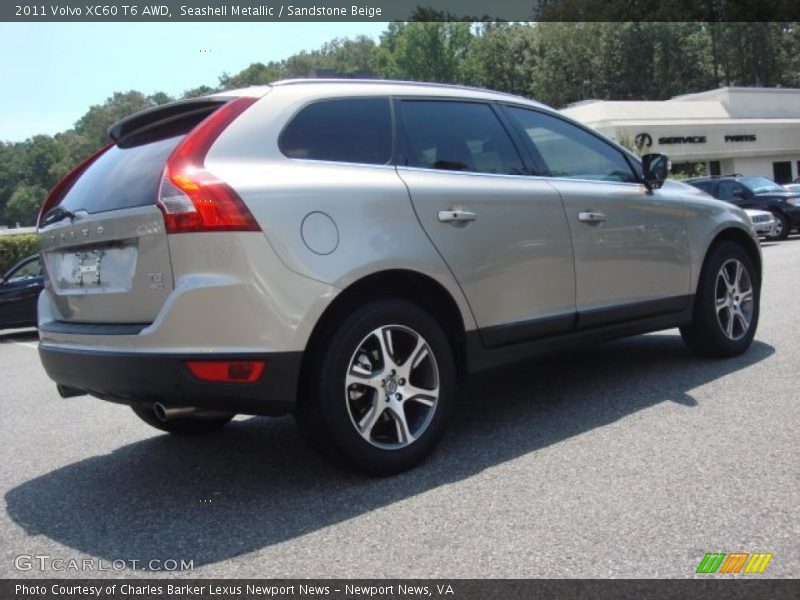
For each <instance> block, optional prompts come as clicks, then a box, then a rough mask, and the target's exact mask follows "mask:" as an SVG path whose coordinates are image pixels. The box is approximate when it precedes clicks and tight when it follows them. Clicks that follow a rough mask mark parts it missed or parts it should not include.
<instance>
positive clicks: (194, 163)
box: [158, 98, 261, 233]
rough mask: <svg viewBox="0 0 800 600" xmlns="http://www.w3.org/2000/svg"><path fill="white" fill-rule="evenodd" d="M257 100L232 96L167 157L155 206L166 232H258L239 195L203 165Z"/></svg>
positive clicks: (258, 228)
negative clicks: (234, 123) (160, 213)
mask: <svg viewBox="0 0 800 600" xmlns="http://www.w3.org/2000/svg"><path fill="white" fill-rule="evenodd" d="M256 100H257V98H237V99H235V100H231V101H230V102H228V103H227V104H225V105H223V106H222V107H221V108H219V109H218V110H216V111H215V112H213V113H212V114H211V115H209V116H208V117H207V118H206V119H205V120H203V121H202V122H201V123H200V124H199V125H198V126H197V127H195V128H194V129H193V130H192V131H190V132H189V134H188V135H187V136H186V137H185V138H184V139H183V141H182V142H181V143H180V144H178V147H177V148H175V150H173V152H172V154H171V155H170V157H169V158H168V159H167V165H166V167H165V169H164V175H163V177H162V179H161V189H160V190H159V198H158V207H159V208H160V209H161V211H162V212H163V213H164V225H165V227H166V231H167V233H190V232H197V231H260V230H261V228H260V227H259V226H258V223H257V222H256V220H255V219H254V218H253V215H252V214H251V213H250V211H249V210H248V209H247V207H246V206H245V204H244V202H242V199H241V198H240V197H239V195H238V194H237V193H236V192H235V191H234V190H233V189H232V188H231V187H230V186H229V185H228V184H227V183H225V182H224V181H222V180H221V179H219V178H218V177H216V176H215V175H213V174H212V173H210V172H209V171H208V170H207V169H206V168H205V159H206V155H207V154H208V151H209V149H210V148H211V146H212V145H213V143H214V141H215V140H216V139H217V138H218V137H219V135H220V134H221V133H222V132H223V131H224V130H225V128H226V127H227V126H228V125H230V124H231V123H232V122H233V121H234V120H235V119H236V117H238V116H239V115H241V114H242V113H243V112H244V111H245V110H247V108H249V107H250V106H251V105H252V104H253V103H254V102H255V101H256Z"/></svg>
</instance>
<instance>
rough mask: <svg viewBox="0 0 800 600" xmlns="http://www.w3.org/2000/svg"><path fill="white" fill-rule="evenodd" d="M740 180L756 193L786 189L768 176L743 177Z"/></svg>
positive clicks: (783, 190)
mask: <svg viewBox="0 0 800 600" xmlns="http://www.w3.org/2000/svg"><path fill="white" fill-rule="evenodd" d="M740 181H741V182H742V183H743V184H744V185H746V186H747V188H748V189H749V190H750V191H751V192H753V193H754V194H763V193H764V192H785V191H786V190H785V189H784V188H783V187H782V186H780V185H778V184H777V183H775V182H774V181H772V180H771V179H767V178H766V177H742V178H741V180H740Z"/></svg>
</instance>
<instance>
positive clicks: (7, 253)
mask: <svg viewBox="0 0 800 600" xmlns="http://www.w3.org/2000/svg"><path fill="white" fill-rule="evenodd" d="M38 251H39V239H38V238H37V237H36V235H35V234H32V233H28V234H22V235H2V236H0V273H5V272H6V271H7V270H8V268H9V267H11V266H12V265H14V263H16V262H17V261H20V260H22V259H23V258H25V257H26V256H30V255H31V254H36V253H37V252H38Z"/></svg>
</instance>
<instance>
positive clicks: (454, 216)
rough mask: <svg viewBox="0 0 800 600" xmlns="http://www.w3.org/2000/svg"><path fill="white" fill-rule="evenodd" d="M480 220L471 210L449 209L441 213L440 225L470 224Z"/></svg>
mask: <svg viewBox="0 0 800 600" xmlns="http://www.w3.org/2000/svg"><path fill="white" fill-rule="evenodd" d="M477 218H478V215H477V214H476V213H474V212H472V211H469V210H458V209H448V210H440V211H439V222H440V223H468V222H469V221H474V220H475V219H477Z"/></svg>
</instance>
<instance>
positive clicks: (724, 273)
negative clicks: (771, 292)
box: [714, 258, 754, 341]
mask: <svg viewBox="0 0 800 600" xmlns="http://www.w3.org/2000/svg"><path fill="white" fill-rule="evenodd" d="M753 307H754V304H753V284H752V282H751V280H750V274H749V273H748V272H747V268H746V267H745V266H744V264H742V262H741V261H739V260H737V259H735V258H731V259H729V260H727V261H725V262H724V263H723V265H722V267H721V268H720V270H719V273H718V274H717V281H716V285H715V288H714V308H715V310H716V313H717V322H718V323H719V326H720V327H721V328H722V332H723V333H724V334H725V336H726V337H727V338H728V339H730V340H734V341H735V340H739V339H741V338H743V337H744V336H745V335H747V332H748V331H749V330H750V323H751V322H752V320H753Z"/></svg>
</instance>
